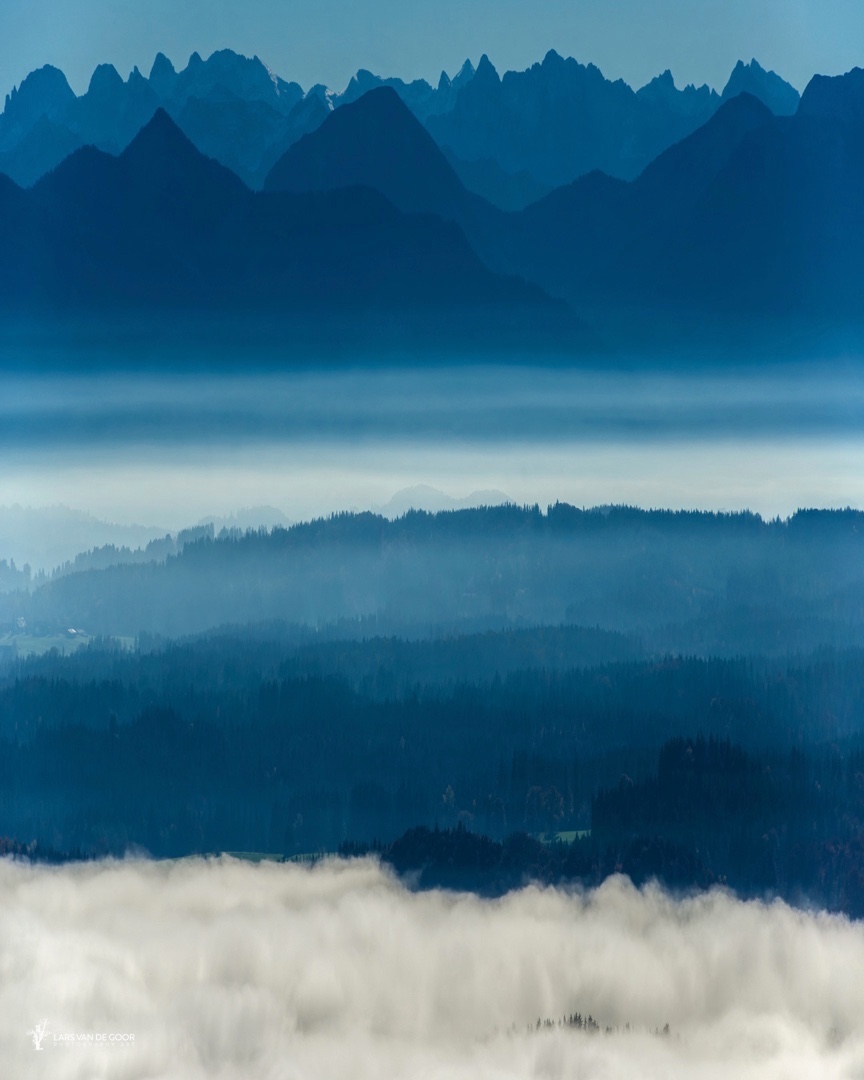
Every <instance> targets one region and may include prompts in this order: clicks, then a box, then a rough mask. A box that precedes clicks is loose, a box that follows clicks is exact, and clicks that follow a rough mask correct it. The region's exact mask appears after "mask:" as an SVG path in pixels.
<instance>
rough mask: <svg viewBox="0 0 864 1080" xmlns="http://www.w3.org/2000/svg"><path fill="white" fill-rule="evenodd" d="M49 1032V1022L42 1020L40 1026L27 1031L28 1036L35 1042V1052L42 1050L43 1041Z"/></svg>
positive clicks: (37, 1025)
mask: <svg viewBox="0 0 864 1080" xmlns="http://www.w3.org/2000/svg"><path fill="white" fill-rule="evenodd" d="M47 1031H48V1021H47V1020H40V1021H39V1023H38V1024H36V1025H35V1026H34V1027H32V1028H30V1029H29V1030H28V1031H27V1034H28V1035H29V1036H30V1038H31V1039H32V1040H33V1049H34V1050H41V1049H42V1040H43V1039H44V1038H45V1035H46V1033H47Z"/></svg>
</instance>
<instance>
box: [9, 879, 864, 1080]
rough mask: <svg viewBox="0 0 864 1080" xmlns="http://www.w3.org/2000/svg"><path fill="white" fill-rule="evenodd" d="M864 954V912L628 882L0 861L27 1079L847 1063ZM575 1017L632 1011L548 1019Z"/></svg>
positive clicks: (357, 1078)
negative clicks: (589, 1026)
mask: <svg viewBox="0 0 864 1080" xmlns="http://www.w3.org/2000/svg"><path fill="white" fill-rule="evenodd" d="M862 971H864V925H861V924H857V923H850V922H849V921H848V920H845V919H843V918H839V917H834V916H827V915H821V914H807V913H802V912H800V911H796V910H793V909H791V908H789V907H787V906H785V905H783V904H780V903H775V904H771V905H765V904H759V903H742V902H740V901H737V900H735V899H733V898H731V897H729V896H727V895H725V894H722V893H719V892H715V893H711V894H707V895H703V896H699V897H697V898H693V899H685V900H676V899H673V898H672V897H670V896H668V895H667V894H665V893H664V892H662V891H661V890H659V889H657V888H647V889H644V890H641V891H640V890H637V889H635V888H633V886H632V885H631V884H630V883H629V882H628V881H626V880H624V879H621V878H614V879H611V880H609V881H607V882H606V883H605V884H604V885H603V886H602V887H601V888H599V889H597V890H595V891H592V892H586V893H584V894H568V893H565V892H561V891H556V890H539V889H535V888H529V889H525V890H522V891H520V892H518V893H512V894H510V895H508V896H506V897H504V898H503V899H502V900H499V901H487V900H480V899H478V898H476V897H473V896H470V895H453V894H442V893H422V894H413V893H410V892H408V891H406V890H405V889H404V888H403V887H402V886H401V885H400V884H399V883H398V882H397V881H395V880H394V879H393V878H392V877H390V876H389V875H388V874H387V873H385V872H384V871H383V870H382V869H381V868H380V867H379V866H378V865H377V864H376V863H374V862H372V861H339V860H333V861H328V862H324V863H322V864H319V865H318V866H316V867H314V868H313V869H308V868H304V867H300V866H295V865H277V864H261V865H252V864H249V863H244V862H239V861H236V860H233V859H230V858H221V859H209V860H204V859H191V860H183V861H180V862H158V863H157V862H146V861H126V862H105V863H101V864H100V863H91V864H82V865H76V866H65V867H60V868H46V867H32V866H29V865H26V864H21V863H15V862H12V861H9V860H4V861H2V862H0V1060H2V1061H3V1062H4V1069H3V1071H4V1074H5V1075H7V1076H15V1077H22V1078H24V1077H31V1076H34V1077H36V1076H39V1077H48V1076H50V1077H52V1078H59V1080H63V1078H66V1077H82V1078H83V1077H87V1078H115V1077H116V1078H122V1080H132V1078H139V1077H140V1078H144V1077H148V1078H152V1077H171V1078H174V1077H177V1078H181V1077H182V1078H183V1080H198V1078H203V1077H219V1078H220V1080H233V1078H235V1077H236V1078H240V1077H244V1078H245V1077H252V1076H254V1077H256V1078H260V1080H267V1078H270V1077H274V1078H275V1077H280V1078H290V1080H307V1078H319V1077H321V1078H328V1080H329V1078H332V1077H351V1078H352V1080H367V1078H368V1080H373V1078H374V1080H381V1078H384V1077H386V1078H391V1077H404V1078H415V1077H417V1078H419V1077H423V1078H424V1080H433V1078H435V1080H437V1078H443V1077H446V1078H448V1080H449V1078H453V1080H462V1078H465V1080H468V1078H471V1080H477V1078H478V1077H495V1078H496V1080H510V1078H513V1080H516V1078H519V1080H522V1078H525V1077H544V1078H558V1077H560V1078H562V1080H563V1078H564V1077H567V1078H579V1080H589V1078H595V1077H596V1078H598V1080H599V1078H606V1077H609V1078H612V1077H619V1076H627V1077H638V1078H641V1077H645V1078H654V1077H657V1078H659V1077H664V1078H672V1080H677V1078H679V1077H681V1078H684V1077H693V1076H696V1075H698V1076H699V1077H700V1078H708V1080H711V1078H714V1077H717V1078H719V1077H724V1078H726V1077H729V1076H735V1077H738V1078H743V1080H747V1078H751V1077H753V1078H756V1077H758V1078H763V1077H764V1078H769V1077H770V1078H774V1077H781V1076H782V1077H783V1078H785V1080H797V1078H799V1077H800V1078H802V1080H804V1078H807V1080H811V1078H812V1077H815V1076H819V1077H820V1078H824V1080H832V1078H837V1080H840V1078H846V1077H853V1076H860V1075H862V1071H864V979H862V978H861V973H862ZM574 1012H580V1013H582V1014H583V1015H587V1014H588V1013H591V1014H592V1015H593V1016H594V1018H595V1019H596V1020H597V1021H598V1023H599V1024H600V1026H601V1029H603V1028H605V1027H606V1026H607V1025H608V1026H610V1027H613V1028H615V1027H617V1028H619V1030H618V1031H617V1032H615V1033H612V1034H606V1033H604V1032H603V1031H602V1030H601V1033H599V1034H588V1033H585V1032H583V1031H578V1030H574V1029H572V1028H566V1027H555V1028H544V1029H541V1030H540V1031H536V1030H535V1029H534V1026H535V1025H536V1021H537V1019H538V1017H544V1018H545V1017H550V1018H558V1017H561V1016H563V1015H569V1014H570V1013H574ZM42 1020H47V1026H46V1027H44V1028H40V1027H39V1025H40V1022H41V1021H42ZM667 1023H668V1024H669V1025H670V1029H671V1033H670V1034H669V1035H668V1036H663V1035H658V1034H655V1033H654V1032H655V1029H662V1028H663V1026H664V1025H665V1024H667ZM627 1024H629V1025H630V1030H626V1029H625V1025H627ZM529 1026H530V1028H531V1030H528V1029H529ZM34 1032H35V1034H34ZM40 1033H41V1038H40ZM112 1035H113V1036H115V1038H114V1039H111V1038H110V1036H112ZM122 1035H126V1036H130V1035H131V1036H134V1038H133V1039H129V1038H126V1039H125V1040H123V1039H118V1038H116V1036H122ZM100 1036H105V1038H100ZM37 1042H40V1043H41V1047H42V1051H40V1052H36V1051H35V1044H36V1043H37ZM49 1054H50V1057H49Z"/></svg>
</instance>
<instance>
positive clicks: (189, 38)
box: [0, 0, 864, 93]
mask: <svg viewBox="0 0 864 1080" xmlns="http://www.w3.org/2000/svg"><path fill="white" fill-rule="evenodd" d="M224 47H230V48H233V49H235V50H237V51H238V52H243V53H245V54H247V55H253V54H258V55H259V56H260V57H261V58H262V60H264V61H265V63H267V64H268V65H269V66H270V67H271V68H272V69H273V70H274V71H277V72H278V73H279V74H280V75H283V76H284V77H286V78H292V79H296V80H297V81H299V82H300V83H301V84H302V85H303V86H304V87H308V86H309V85H311V84H312V83H315V82H324V83H326V84H327V85H329V86H331V87H333V88H334V89H341V88H342V87H343V86H344V84H345V83H346V82H347V80H348V79H349V77H350V76H351V74H352V73H353V72H354V71H355V70H356V69H357V68H358V67H366V68H369V69H371V70H372V71H375V72H377V73H380V74H385V75H386V74H394V75H400V76H402V77H403V78H411V77H417V76H423V77H425V78H429V79H437V77H438V74H439V72H440V71H441V69H442V68H445V69H447V70H448V71H449V72H450V73H451V74H453V73H454V72H455V71H456V70H457V69H458V67H459V66H460V64H461V62H462V60H464V59H465V57H466V56H467V57H470V58H471V59H472V60H474V61H475V62H476V61H477V59H479V57H480V55H481V54H482V53H483V52H486V53H488V54H489V56H490V58H491V60H492V61H493V63H494V64H495V65H496V66H497V67H498V68H499V70H506V69H513V68H515V69H519V68H524V67H527V66H528V65H529V64H531V63H533V62H534V61H536V60H539V59H541V58H542V56H543V55H544V53H545V52H546V51H547V50H548V49H549V48H555V49H557V50H558V52H560V53H562V54H564V55H572V56H575V57H576V58H577V59H579V60H581V61H583V62H588V61H591V62H593V63H595V64H597V65H598V66H599V67H600V68H601V69H602V71H603V72H604V74H606V75H607V76H610V77H622V78H624V79H626V80H627V81H628V82H630V83H631V84H633V85H635V86H638V85H641V84H643V83H645V82H647V81H648V80H649V79H650V78H652V77H653V76H654V75H656V74H657V73H658V72H660V71H662V70H664V69H665V68H667V67H668V68H670V69H671V70H672V72H673V74H674V75H675V77H676V80H677V81H678V82H679V84H684V83H687V82H697V83H702V82H708V83H710V84H712V85H714V86H716V87H722V85H723V84H724V83H725V81H726V78H727V77H728V74H729V72H730V70H731V69H732V67H733V66H734V64H735V62H736V60H738V59H739V58H742V59H745V60H749V59H750V57H753V56H755V57H756V58H757V59H758V60H759V61H760V63H762V64H763V65H764V66H766V67H770V68H773V69H775V70H777V71H778V72H779V73H780V74H782V75H783V76H784V78H786V79H788V80H789V81H790V82H792V83H794V84H795V85H796V86H798V87H799V88H803V86H804V85H805V84H806V82H807V81H808V79H809V78H810V76H811V75H812V74H814V73H815V72H817V71H818V72H822V73H825V74H837V73H840V72H843V71H846V70H848V69H849V68H851V67H854V66H856V65H857V64H860V63H861V62H862V60H864V4H862V3H861V0H434V2H432V0H365V2H364V3H360V2H358V0H314V2H310V0H243V2H242V3H240V2H238V0H0V87H3V88H4V89H8V88H11V86H12V85H13V84H17V83H19V82H20V81H21V79H23V78H24V76H25V75H26V74H27V73H28V72H29V71H31V70H32V69H33V68H35V67H39V66H41V65H42V64H45V63H51V64H55V65H56V66H58V67H61V68H62V69H63V70H64V71H65V72H66V74H67V76H68V78H69V80H70V82H71V83H72V85H73V87H74V89H75V90H76V91H77V92H79V93H81V92H83V91H84V90H85V89H86V86H87V82H88V80H89V77H90V74H91V73H92V70H93V68H94V67H95V66H96V64H98V63H101V62H110V63H113V64H114V65H115V66H116V67H117V68H118V69H119V70H120V72H121V73H122V74H123V75H124V77H125V75H126V74H128V72H129V70H130V69H131V68H132V67H133V66H134V65H136V64H137V65H138V66H139V67H140V68H141V70H142V71H144V72H145V74H146V73H147V72H149V68H150V65H151V64H152V61H153V57H154V55H155V53H156V52H157V51H160V50H161V51H163V52H165V53H166V54H167V55H168V56H169V57H171V59H172V60H173V61H174V62H175V64H176V65H177V66H185V62H186V60H187V58H188V56H189V54H190V53H191V52H192V51H193V50H197V51H198V52H200V53H201V54H202V55H204V56H207V55H209V53H210V52H212V51H213V50H215V49H218V48H224Z"/></svg>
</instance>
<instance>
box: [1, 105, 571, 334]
mask: <svg viewBox="0 0 864 1080" xmlns="http://www.w3.org/2000/svg"><path fill="white" fill-rule="evenodd" d="M0 216H2V221H0V226H2V228H3V231H4V235H5V236H8V237H9V238H10V243H8V245H7V247H6V249H5V259H4V263H3V266H2V270H0V295H2V297H3V299H4V302H5V304H6V305H8V304H12V306H13V308H14V309H21V308H22V307H25V308H27V309H30V308H34V307H35V308H36V309H37V310H38V309H40V308H42V309H45V308H46V306H47V309H48V310H57V309H58V308H59V309H60V310H67V311H73V310H74V311H81V310H87V309H91V308H92V309H99V308H100V307H102V308H106V309H108V310H111V311H116V310H117V309H118V308H119V309H121V310H123V309H132V310H135V309H143V310H151V309H165V308H168V309H178V310H185V309H192V310H198V311H203V310H212V311H218V312H219V313H220V314H222V315H224V314H226V313H228V314H230V313H231V312H242V311H250V312H251V311H269V312H270V313H271V314H279V313H290V312H294V313H295V314H296V315H298V316H299V315H306V314H309V313H310V312H312V311H318V312H325V313H326V312H330V313H337V314H338V313H339V312H345V311H348V310H352V309H358V308H362V309H363V310H366V311H368V310H378V309H380V310H397V309H404V310H415V309H419V310H434V311H435V312H437V313H438V314H439V315H440V316H441V317H442V318H443V317H444V315H445V313H446V312H447V311H448V310H461V311H470V310H475V309H476V310H480V309H481V308H482V309H484V310H485V309H486V308H487V307H491V308H493V309H496V308H497V309H505V308H506V309H507V310H512V309H513V308H516V309H524V310H525V311H537V312H538V313H540V314H539V315H538V316H537V317H539V318H540V319H541V322H542V320H543V315H542V312H543V311H548V312H550V313H553V314H555V313H557V311H558V309H557V308H556V307H555V306H554V305H552V304H551V303H550V302H549V301H548V300H547V299H546V298H545V297H544V295H543V294H542V293H541V292H540V291H539V290H538V289H537V288H535V287H532V286H528V285H526V284H524V283H522V282H520V281H517V280H513V279H505V278H502V277H499V276H497V275H496V274H494V273H492V272H491V271H489V270H488V269H486V268H485V267H484V266H483V265H482V263H481V262H480V261H479V259H478V258H477V257H476V255H475V254H474V252H473V251H472V250H471V248H470V246H469V244H468V242H467V241H466V240H465V238H464V236H463V235H462V233H461V232H460V230H459V229H458V227H457V226H456V225H455V224H447V223H444V222H442V221H441V220H440V219H437V218H434V217H432V216H428V215H427V216H416V215H404V214H402V213H400V212H399V211H398V210H396V209H395V208H394V207H393V206H392V205H391V204H390V203H388V202H387V201H386V200H385V199H384V198H383V196H381V195H379V194H377V193H376V192H372V191H370V190H368V189H363V188H357V187H354V188H348V189H345V190H343V191H339V192H332V193H328V192H318V193H315V194H311V195H306V196H298V195H292V194H285V193H280V194H272V193H266V194H254V193H253V192H251V191H250V190H249V189H248V188H246V187H245V185H244V184H242V182H241V181H240V180H239V179H238V178H237V177H236V176H235V175H234V174H233V173H232V172H231V171H230V170H228V169H226V168H225V167H224V166H222V165H220V164H219V163H217V162H215V161H213V160H211V159H208V158H205V157H204V156H203V155H202V154H200V152H199V151H198V150H196V148H195V147H194V146H193V145H192V143H191V142H190V141H189V139H187V138H186V136H185V135H184V134H183V133H182V132H181V131H180V130H179V128H178V127H177V125H176V124H175V123H174V122H173V121H172V120H171V118H170V117H169V116H168V114H167V113H166V112H165V111H164V110H162V109H160V110H158V111H157V112H156V114H155V115H154V117H153V118H152V120H151V121H150V122H149V123H148V124H147V125H146V126H145V127H144V128H143V129H142V130H141V132H140V133H139V134H138V136H136V138H135V139H134V140H133V141H132V143H130V145H129V146H128V147H127V148H126V150H124V151H123V153H122V154H121V155H119V156H118V157H113V156H111V155H108V154H105V153H103V152H102V151H100V150H97V149H95V148H93V147H84V148H82V149H80V150H78V151H76V152H75V153H74V154H72V155H71V157H69V158H68V159H67V160H66V161H64V162H63V164H62V165H60V166H59V167H58V168H57V169H55V170H54V171H53V172H52V173H50V174H49V175H48V176H46V177H44V178H43V179H42V180H41V181H39V183H37V184H36V185H35V186H34V187H33V188H32V189H31V190H30V191H29V192H22V191H20V190H19V189H17V188H15V186H14V185H12V184H11V183H10V182H8V181H6V182H5V183H4V184H3V185H0ZM317 317H318V318H320V315H319V316H317ZM533 317H534V316H532V318H533ZM556 317H557V315H556Z"/></svg>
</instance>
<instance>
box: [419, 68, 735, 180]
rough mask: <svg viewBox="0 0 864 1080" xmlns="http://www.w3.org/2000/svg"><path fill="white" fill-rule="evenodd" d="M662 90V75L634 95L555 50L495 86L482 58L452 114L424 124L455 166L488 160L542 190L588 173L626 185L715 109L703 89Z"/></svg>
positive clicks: (492, 71)
mask: <svg viewBox="0 0 864 1080" xmlns="http://www.w3.org/2000/svg"><path fill="white" fill-rule="evenodd" d="M669 84H671V76H670V77H669V79H668V80H667V81H666V82H664V85H663V87H658V88H655V92H645V93H640V94H637V93H636V92H634V91H633V90H632V89H631V88H630V87H629V86H627V85H626V83H624V82H622V81H620V80H619V81H617V82H610V81H609V80H608V79H605V78H604V77H603V74H602V73H601V72H600V71H599V69H598V68H596V67H594V65H593V64H589V65H587V66H585V65H583V64H579V63H577V62H576V61H575V60H572V59H570V60H565V59H564V58H563V57H561V56H559V55H558V53H556V52H554V51H550V52H549V53H547V55H546V57H545V59H544V60H543V62H542V63H541V64H534V65H533V66H532V67H531V68H529V69H528V70H526V71H523V72H507V74H506V75H505V76H504V77H503V79H502V78H499V76H498V73H497V72H496V71H495V68H494V67H493V66H492V64H491V62H490V61H489V59H488V57H486V56H484V57H483V58H482V59H481V61H480V63H479V65H478V67H477V72H476V74H475V76H474V78H473V79H472V80H471V82H470V83H468V84H467V85H466V86H465V87H464V88H463V89H462V91H461V92H460V94H459V97H458V99H457V102H456V104H455V106H454V108H453V109H452V110H451V111H450V112H448V113H446V114H444V115H441V116H430V117H429V119H428V121H427V124H428V127H429V130H430V132H431V133H432V135H433V136H434V138H435V139H436V141H437V142H438V143H439V144H440V145H442V146H447V147H449V148H450V149H451V150H452V151H453V153H455V154H456V155H457V156H458V157H460V158H462V159H463V160H466V161H468V160H476V159H481V158H488V159H492V160H494V161H496V162H497V163H498V164H499V165H500V166H501V167H502V168H503V169H505V170H506V171H508V172H513V173H518V172H521V171H527V172H529V173H530V174H531V175H532V176H534V177H536V178H537V180H538V181H540V182H541V183H543V184H546V185H548V186H557V185H560V184H563V183H567V182H569V181H571V180H573V179H574V178H576V177H578V176H580V175H583V174H586V173H588V172H590V171H592V170H593V169H601V170H602V171H604V172H607V173H609V174H610V175H614V176H621V177H627V178H630V177H633V176H635V175H637V174H638V173H639V172H640V171H641V170H642V169H643V168H644V167H645V165H647V164H648V162H649V161H651V160H652V158H654V157H655V156H656V155H657V154H658V153H660V152H661V151H662V150H664V149H666V147H668V146H669V145H670V144H672V143H674V142H676V141H677V140H678V139H680V138H682V137H683V136H684V135H686V134H688V133H689V132H690V131H693V130H694V129H695V128H696V127H698V126H699V125H700V124H701V123H703V122H704V121H705V120H707V119H708V117H709V116H710V115H711V113H712V112H713V111H714V109H715V108H716V107H717V105H718V104H719V99H717V97H716V95H713V96H712V94H711V92H710V91H708V90H707V88H706V89H705V90H704V91H697V90H695V88H688V89H687V90H685V91H678V90H675V88H674V84H672V85H671V86H670V85H669ZM661 90H662V91H663V92H660V91H661ZM679 99H680V100H679Z"/></svg>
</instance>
